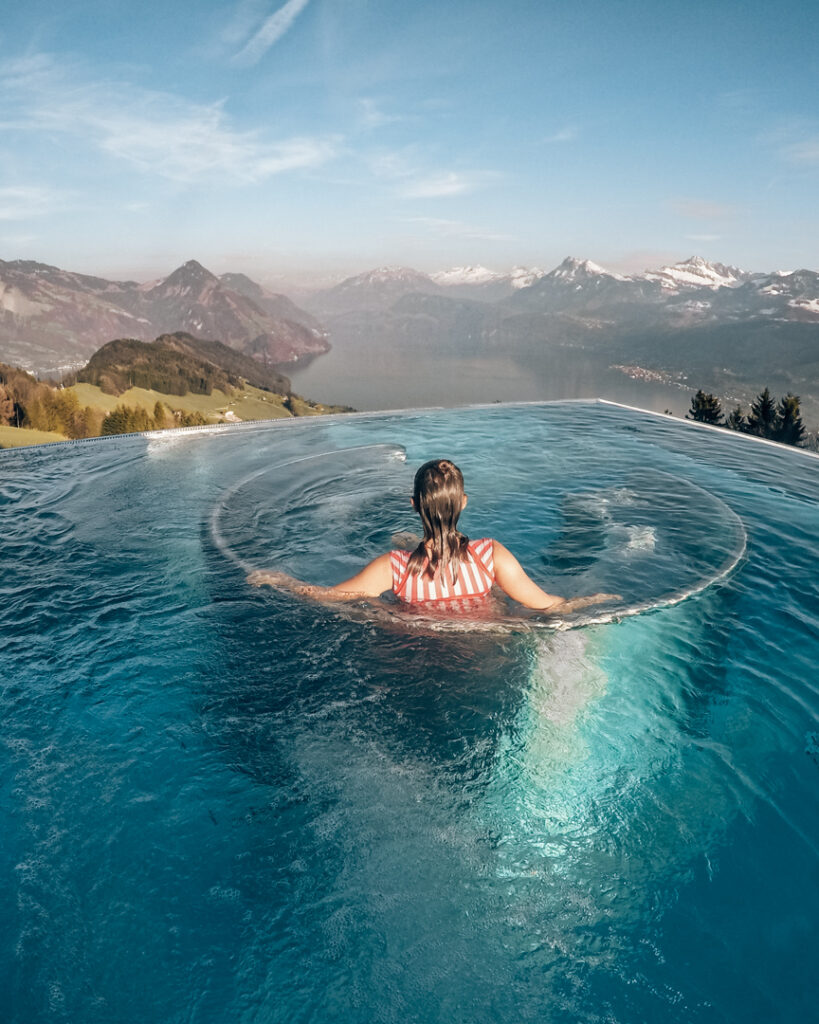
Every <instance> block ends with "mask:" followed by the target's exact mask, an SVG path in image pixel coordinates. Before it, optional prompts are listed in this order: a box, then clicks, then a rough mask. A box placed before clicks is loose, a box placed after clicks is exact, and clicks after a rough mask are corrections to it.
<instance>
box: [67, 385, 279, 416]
mask: <svg viewBox="0 0 819 1024" xmlns="http://www.w3.org/2000/svg"><path fill="white" fill-rule="evenodd" d="M69 390H70V391H73V392H74V393H75V394H76V396H77V401H78V402H79V403H80V405H81V406H85V405H90V406H92V407H93V408H95V409H102V410H103V411H104V412H111V411H112V410H113V409H114V408H116V406H118V405H128V406H130V407H131V408H143V409H145V410H146V411H147V412H148V413H149V414H152V413H153V411H154V406H155V405H156V403H157V402H163V403H164V404H165V405H167V406H168V408H169V409H173V410H180V411H182V412H201V413H202V415H203V416H204V417H205V418H206V419H208V420H212V421H214V422H217V421H219V420H223V419H224V418H225V413H226V412H227V411H228V410H231V411H232V412H233V414H234V415H235V416H237V417H238V418H239V419H240V420H275V419H281V418H282V417H285V416H290V415H291V414H290V412H288V410H287V409H286V408H285V406H284V397H283V396H282V395H275V394H272V393H271V392H269V391H260V390H259V388H253V387H246V388H244V389H243V390H242V391H236V392H234V393H233V394H232V395H226V394H225V393H224V392H223V391H214V392H213V393H212V394H210V395H163V394H161V393H160V392H159V391H146V390H145V389H144V388H129V390H128V391H125V392H123V393H122V394H121V395H108V394H106V393H105V392H104V391H101V390H100V389H99V388H98V387H97V386H96V385H94V384H74V385H73V387H71V388H69Z"/></svg>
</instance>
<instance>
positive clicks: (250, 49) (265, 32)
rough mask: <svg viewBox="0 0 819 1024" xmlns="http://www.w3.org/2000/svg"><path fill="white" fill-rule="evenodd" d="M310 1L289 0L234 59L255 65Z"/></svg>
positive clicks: (266, 20) (272, 15) (264, 23)
mask: <svg viewBox="0 0 819 1024" xmlns="http://www.w3.org/2000/svg"><path fill="white" fill-rule="evenodd" d="M309 2H310V0H287V3H286V4H285V5H284V7H280V8H279V9H278V10H277V11H274V12H273V14H271V15H270V17H269V18H267V19H265V21H264V22H263V24H262V27H261V28H260V29H259V30H258V32H257V33H256V34H255V35H254V36H252V37H251V39H250V40H249V41H248V42H247V43H245V45H244V46H243V47H242V49H241V50H240V51H239V52H238V53H237V54H236V56H235V57H234V58H233V59H234V60H235V61H236V62H237V63H242V64H255V63H256V61H257V60H258V59H259V58H260V57H261V56H262V55H263V54H264V53H265V52H266V51H267V50H269V49H270V47H271V46H272V45H273V44H274V43H276V42H278V40H279V39H281V37H282V36H283V35H284V34H285V32H286V31H287V30H288V29H289V28H290V26H291V25H292V24H293V22H294V21H295V20H296V18H297V17H298V16H299V14H301V12H302V11H303V10H304V8H305V7H306V6H307V5H308V3H309Z"/></svg>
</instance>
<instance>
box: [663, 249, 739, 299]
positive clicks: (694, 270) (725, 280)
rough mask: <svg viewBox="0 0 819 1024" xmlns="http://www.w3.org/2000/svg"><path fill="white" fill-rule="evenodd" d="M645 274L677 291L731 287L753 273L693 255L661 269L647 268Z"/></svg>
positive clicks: (668, 289)
mask: <svg viewBox="0 0 819 1024" xmlns="http://www.w3.org/2000/svg"><path fill="white" fill-rule="evenodd" d="M643 276H644V277H645V278H646V280H648V281H659V283H660V285H661V286H662V287H663V288H664V289H665V290H667V291H677V290H679V289H680V288H731V287H734V286H736V285H738V284H742V282H743V281H747V280H748V279H749V277H750V276H751V275H750V274H748V273H747V272H746V271H744V270H740V269H739V267H732V266H727V265H726V264H724V263H712V262H710V261H709V260H706V259H705V258H704V257H702V256H691V257H689V258H688V259H687V260H681V261H680V262H679V263H674V264H673V265H671V266H666V267H660V269H659V270H647V271H646V273H645V274H644V275H643Z"/></svg>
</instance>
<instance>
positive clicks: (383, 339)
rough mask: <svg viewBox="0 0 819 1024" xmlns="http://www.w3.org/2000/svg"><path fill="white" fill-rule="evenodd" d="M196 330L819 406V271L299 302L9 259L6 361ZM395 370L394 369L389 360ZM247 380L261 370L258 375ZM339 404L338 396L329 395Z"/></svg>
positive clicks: (258, 342)
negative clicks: (589, 367) (635, 379)
mask: <svg viewBox="0 0 819 1024" xmlns="http://www.w3.org/2000/svg"><path fill="white" fill-rule="evenodd" d="M177 331H185V332H187V333H188V334H190V335H193V336H195V337H197V338H199V339H209V340H214V341H220V342H223V343H225V344H227V345H229V346H230V347H231V348H233V349H235V350H237V351H238V352H240V353H242V354H243V355H246V356H251V357H252V358H254V359H255V360H257V361H258V362H261V363H263V364H265V365H268V366H276V365H279V366H281V365H282V364H287V363H292V362H293V361H295V360H298V359H302V358H303V357H309V356H315V355H320V354H321V353H323V352H327V351H328V350H329V341H328V339H329V338H331V339H332V341H333V345H334V347H335V348H336V349H337V355H338V357H340V358H343V355H344V352H345V351H346V350H347V347H348V346H356V347H357V348H358V349H359V351H361V350H363V349H365V348H366V349H367V351H368V352H371V353H372V356H373V358H375V357H376V356H378V357H379V358H381V357H384V358H387V357H388V354H389V352H390V351H391V350H401V352H402V353H403V354H405V355H406V354H408V353H409V354H413V353H416V352H417V353H418V354H419V355H420V356H422V357H423V358H426V359H427V360H429V359H430V358H432V357H434V356H435V355H436V354H438V355H440V354H446V355H447V356H449V357H454V358H455V359H460V358H462V357H463V358H481V357H485V356H492V357H496V356H498V355H502V356H503V357H504V358H508V359H511V360H512V361H513V362H515V363H517V365H518V366H519V367H523V368H524V370H525V372H527V373H528V372H530V371H531V372H532V373H533V374H534V375H535V376H540V377H542V376H543V375H544V374H550V373H553V372H556V366H557V364H556V363H555V361H554V357H555V354H556V353H557V352H558V351H559V352H561V353H562V354H563V355H562V356H561V360H564V357H566V356H568V355H570V354H571V352H572V350H575V351H579V350H582V352H583V355H584V358H587V357H593V359H594V360H595V361H596V362H597V363H599V365H601V366H603V367H612V366H615V367H622V368H624V372H625V371H626V370H631V369H636V370H637V371H640V372H642V370H644V369H647V370H649V371H651V372H652V373H659V374H661V375H662V376H663V379H666V378H667V379H669V380H673V381H676V382H683V381H685V380H689V381H691V382H692V383H694V384H695V385H696V386H698V387H703V388H706V389H709V390H713V391H714V392H715V393H720V394H722V395H724V396H729V395H733V396H737V395H739V396H742V397H743V399H744V397H745V395H747V394H748V393H750V392H753V391H754V389H757V390H758V389H759V388H761V387H762V386H765V385H766V384H768V385H770V386H771V387H772V388H775V389H777V390H779V391H782V392H784V391H788V390H791V391H794V392H795V393H798V394H801V395H802V396H803V398H806V399H808V400H809V401H812V402H813V403H814V405H815V407H816V409H817V410H819V274H817V273H816V272H815V271H812V270H805V269H803V270H795V271H790V272H789V271H773V272H771V273H753V272H749V271H745V270H742V269H740V268H737V267H734V266H729V265H726V264H722V263H715V262H709V261H707V260H705V259H703V258H701V257H692V258H691V259H688V260H684V261H682V262H680V263H676V264H673V265H670V266H664V267H660V268H659V269H656V270H647V271H646V272H645V273H643V274H635V275H624V274H617V273H612V272H610V271H608V270H606V269H605V268H603V267H601V266H599V265H598V264H596V263H593V262H592V261H590V260H581V259H576V258H573V257H568V258H567V259H565V260H564V261H563V262H562V263H561V264H560V265H559V266H557V267H555V268H554V269H553V270H551V271H549V272H545V271H543V270H541V269H539V268H525V267H517V268H515V269H514V270H512V271H511V272H509V273H496V272H494V271H492V270H489V269H487V268H486V267H480V266H468V267H455V268H451V269H449V270H444V271H440V272H438V273H434V274H431V275H430V274H425V273H422V272H420V271H418V270H415V269H412V268H408V267H381V268H378V269H375V270H371V271H368V272H366V273H363V274H358V275H356V276H354V277H350V278H347V279H346V280H344V281H341V282H340V283H339V284H337V285H335V286H334V287H331V288H324V289H321V290H318V291H314V292H312V293H310V294H307V295H304V296H303V297H302V298H301V299H300V305H299V306H297V305H295V304H294V303H293V302H292V301H291V300H290V299H288V298H287V297H286V296H284V295H279V294H274V293H271V292H268V291H267V290H266V289H264V288H262V287H261V286H260V285H259V284H257V283H256V282H255V281H253V280H252V279H251V278H249V277H247V276H246V275H244V274H239V273H232V274H223V275H222V276H221V277H216V276H215V275H214V274H212V273H210V272H209V271H208V270H206V269H205V268H204V267H203V266H202V265H201V264H199V263H197V262H196V261H195V260H191V261H189V262H188V263H186V264H184V265H183V266H181V267H179V268H178V269H177V270H175V271H174V272H173V273H172V274H170V275H169V276H168V277H166V278H164V279H162V280H159V281H154V282H149V283H147V284H138V283H136V282H133V281H126V282H117V281H108V280H105V279H102V278H97V277H89V276H87V275H82V274H75V273H71V272H68V271H63V270H59V269H58V268H56V267H51V266H47V265H45V264H41V263H32V262H24V261H16V262H11V263H3V262H2V261H0V360H2V361H5V362H7V363H14V364H17V365H21V366H24V367H27V368H31V369H35V370H38V371H40V372H42V371H44V370H46V371H48V370H51V371H52V372H53V371H54V370H55V369H57V368H58V367H64V368H65V367H68V366H71V367H72V368H74V367H77V366H78V365H80V364H81V363H82V362H84V361H85V358H87V357H88V356H89V355H90V354H91V353H92V352H94V351H95V350H96V349H98V348H99V347H100V346H101V345H103V344H104V343H106V342H108V341H110V340H111V339H112V338H133V339H137V340H150V339H152V338H154V337H156V336H157V335H158V334H166V335H167V334H171V333H174V332H177ZM384 365H385V366H386V365H387V363H385V364H384ZM245 376H246V374H245ZM328 397H329V398H332V397H333V396H328Z"/></svg>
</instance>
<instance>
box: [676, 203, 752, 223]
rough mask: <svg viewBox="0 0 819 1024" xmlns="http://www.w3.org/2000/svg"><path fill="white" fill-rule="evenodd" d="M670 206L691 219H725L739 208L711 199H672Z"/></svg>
mask: <svg viewBox="0 0 819 1024" xmlns="http://www.w3.org/2000/svg"><path fill="white" fill-rule="evenodd" d="M670 206H671V208H672V210H674V211H675V213H679V214H680V215H681V216H683V217H688V218H690V219H691V220H706V221H710V220H725V219H727V218H729V217H733V216H734V215H735V214H736V212H737V208H736V207H735V206H733V205H732V204H730V203H719V202H714V201H713V200H711V199H672V200H671V201H670Z"/></svg>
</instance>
